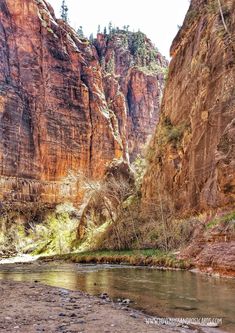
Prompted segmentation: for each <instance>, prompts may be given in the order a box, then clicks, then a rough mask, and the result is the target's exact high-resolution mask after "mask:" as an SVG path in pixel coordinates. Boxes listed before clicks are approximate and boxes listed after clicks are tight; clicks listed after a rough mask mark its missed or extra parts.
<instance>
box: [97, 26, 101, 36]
mask: <svg viewBox="0 0 235 333" xmlns="http://www.w3.org/2000/svg"><path fill="white" fill-rule="evenodd" d="M100 31H101V29H100V24H99V25H98V28H97V34H100Z"/></svg>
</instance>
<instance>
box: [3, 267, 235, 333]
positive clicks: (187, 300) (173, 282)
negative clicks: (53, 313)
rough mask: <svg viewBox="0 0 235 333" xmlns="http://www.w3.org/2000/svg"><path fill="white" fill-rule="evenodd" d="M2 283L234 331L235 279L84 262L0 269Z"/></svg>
mask: <svg viewBox="0 0 235 333" xmlns="http://www.w3.org/2000/svg"><path fill="white" fill-rule="evenodd" d="M0 279H2V280H14V281H34V280H39V281H40V282H41V283H44V284H47V285H51V286H57V287H62V288H67V289H71V290H82V291H85V292H87V293H89V294H92V295H98V294H100V293H103V292H106V293H108V294H109V296H110V297H112V298H119V297H121V298H129V299H131V300H132V301H134V304H133V306H134V307H136V308H138V309H142V310H144V311H145V312H147V313H149V314H152V315H155V316H163V317H177V318H178V317H183V318H201V317H205V318H222V319H223V326H222V327H223V329H225V330H227V331H229V332H235V281H234V280H232V279H222V278H215V277H208V276H206V275H200V274H194V273H191V272H187V271H159V270H156V269H150V268H143V267H139V268H138V267H135V268H134V267H128V266H115V265H80V264H61V263H50V264H45V263H43V264H39V263H37V262H35V263H32V264H24V265H22V264H15V265H2V266H0Z"/></svg>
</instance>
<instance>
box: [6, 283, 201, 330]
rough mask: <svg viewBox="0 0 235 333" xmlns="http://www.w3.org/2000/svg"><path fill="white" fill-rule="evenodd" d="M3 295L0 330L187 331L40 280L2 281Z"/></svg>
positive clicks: (108, 301) (126, 307)
mask: <svg viewBox="0 0 235 333" xmlns="http://www.w3.org/2000/svg"><path fill="white" fill-rule="evenodd" d="M0 297H1V310H0V333H5V332H11V333H13V332H17V333H34V332H35V333H36V332H37V333H39V332H46V333H52V332H53V333H56V332H60V333H75V332H76V333H79V332H80V333H81V332H87V333H88V332H89V333H91V332H92V333H96V332H97V333H98V332H99V333H109V332H110V333H111V332H112V333H123V332H130V333H131V332H138V333H144V332H149V333H156V332H161V333H173V332H175V333H177V332H178V333H183V332H185V328H182V327H174V328H172V327H167V326H158V325H154V324H147V323H146V320H147V319H149V318H151V317H147V316H146V315H144V314H143V313H141V312H139V311H136V310H133V309H130V308H129V307H128V305H123V304H117V303H113V302H112V301H111V300H109V299H108V298H107V297H104V296H102V298H97V297H95V296H90V295H88V294H85V293H82V292H78V291H69V290H66V289H61V288H55V287H49V286H45V285H41V284H39V283H37V282H34V283H20V282H11V281H0ZM187 332H189V333H190V332H193V331H192V330H191V329H187ZM194 332H195V330H194ZM196 332H199V331H198V330H196ZM200 332H201V331H200Z"/></svg>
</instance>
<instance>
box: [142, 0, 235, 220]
mask: <svg viewBox="0 0 235 333" xmlns="http://www.w3.org/2000/svg"><path fill="white" fill-rule="evenodd" d="M221 3H222V12H220V9H219V6H218V1H215V0H210V1H205V0H193V1H192V2H191V5H190V8H189V11H188V13H187V15H186V18H185V21H184V24H183V26H182V28H181V29H180V30H179V32H178V34H177V36H176V38H175V40H174V41H173V44H172V47H171V56H172V60H171V63H170V67H169V75H168V81H167V85H166V89H165V92H164V97H163V103H162V109H161V118H160V123H159V125H158V126H157V129H156V133H155V135H154V138H153V140H152V142H151V145H150V147H149V151H148V159H149V167H148V170H147V172H146V175H145V178H144V183H143V186H142V194H143V199H142V208H143V211H148V210H149V207H150V206H151V205H152V206H154V205H157V204H159V203H161V204H162V205H163V206H167V207H168V208H170V209H171V211H172V212H173V213H174V216H180V217H183V216H190V215H193V214H198V213H200V212H203V211H206V212H210V211H216V210H217V209H219V208H227V207H228V209H230V208H231V207H234V204H235V38H234V36H235V2H234V1H221Z"/></svg>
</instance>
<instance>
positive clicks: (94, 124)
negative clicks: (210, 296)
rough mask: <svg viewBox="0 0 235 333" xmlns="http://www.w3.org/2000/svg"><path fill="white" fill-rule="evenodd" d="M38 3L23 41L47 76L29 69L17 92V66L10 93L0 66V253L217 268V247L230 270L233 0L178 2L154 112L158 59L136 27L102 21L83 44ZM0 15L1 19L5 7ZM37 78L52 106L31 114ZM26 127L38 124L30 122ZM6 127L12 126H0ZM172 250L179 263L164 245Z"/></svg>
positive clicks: (159, 72)
mask: <svg viewBox="0 0 235 333" xmlns="http://www.w3.org/2000/svg"><path fill="white" fill-rule="evenodd" d="M19 3H20V2H19ZM38 3H39V11H38V10H37V9H38V8H37V7H35V8H34V9H35V13H34V15H35V17H34V18H35V19H36V20H38V21H37V22H38V26H39V27H41V29H38V30H37V31H36V32H34V31H33V30H32V36H31V38H32V40H34V38H35V36H37V38H38V39H40V40H41V38H42V39H43V40H44V44H45V45H46V46H45V47H44V53H45V54H47V57H48V59H49V61H48V64H46V67H45V69H44V70H47V71H48V73H49V74H50V76H51V77H53V78H54V77H55V78H56V79H55V81H53V80H51V82H52V84H51V82H50V84H49V85H48V86H47V84H48V82H46V83H45V82H44V81H43V77H41V76H40V75H41V73H42V72H43V71H42V70H41V67H40V66H36V67H35V75H34V76H33V77H32V78H31V79H32V82H33V84H34V85H35V87H36V88H35V89H33V90H32V91H31V90H30V87H28V86H27V82H29V81H30V80H29V77H28V76H29V73H28V71H26V72H24V70H22V71H21V72H20V71H19V73H21V76H22V77H21V78H20V79H21V80H22V81H23V82H25V90H26V91H24V92H22V91H21V92H22V96H21V98H20V102H19V103H18V99H17V98H18V95H19V94H18V91H17V93H15V90H14V89H16V88H15V87H16V84H12V86H9V82H11V81H10V79H9V78H8V77H7V78H6V77H5V71H2V72H3V74H2V76H3V78H2V80H3V82H4V84H3V88H4V87H5V90H6V91H9V89H10V88H11V94H12V95H13V96H17V98H16V105H18V106H19V105H20V110H19V112H17V113H16V109H17V108H16V107H15V106H14V105H13V106H12V105H11V104H9V103H8V104H7V98H8V95H7V94H4V98H5V99H6V103H5V104H4V105H6V106H7V107H6V110H5V109H4V110H3V114H4V117H3V126H2V128H3V129H4V131H3V134H4V135H3V143H1V144H2V146H0V148H1V147H2V150H3V151H4V154H3V156H4V158H3V160H1V163H2V170H3V172H2V175H1V177H2V178H1V179H0V180H1V184H3V188H4V190H3V191H2V193H0V198H1V199H2V201H3V205H2V206H1V214H0V230H1V231H0V253H1V254H2V255H9V254H13V253H19V252H21V253H32V254H47V255H51V254H69V253H71V252H82V254H77V253H75V254H73V255H68V256H66V255H65V256H63V257H62V258H64V259H66V258H70V259H72V260H74V261H75V262H94V261H98V262H116V263H120V262H124V263H131V264H136V265H137V264H147V265H154V264H156V265H167V266H171V267H181V268H182V267H186V266H187V265H188V266H187V267H189V266H190V265H191V264H192V263H191V262H190V260H188V258H189V257H190V256H191V257H195V258H196V261H199V262H200V255H201V253H202V256H204V257H206V258H207V262H206V263H202V264H201V265H202V266H203V265H204V266H205V265H214V266H215V267H216V265H220V266H221V265H222V264H221V258H223V255H224V253H229V251H230V264H229V265H230V268H231V267H232V270H233V267H234V259H233V258H234V253H233V248H232V247H231V249H230V244H232V242H233V241H234V232H235V230H234V225H235V223H234V222H235V213H234V188H235V185H234V150H233V147H234V137H235V136H234V125H235V122H234V77H235V76H234V54H235V53H234V45H233V39H232V32H233V31H234V29H235V21H234V15H233V13H234V9H235V7H234V4H233V3H232V2H228V3H227V4H221V2H219V1H214V0H210V1H207V2H206V1H203V0H200V1H197V0H193V1H192V3H191V6H190V8H189V11H188V14H187V15H186V19H185V22H184V24H183V26H182V27H181V29H180V31H179V33H178V35H177V36H176V38H175V40H174V42H173V45H172V49H171V54H172V61H171V65H170V67H169V76H168V80H167V85H166V89H165V92H164V97H163V103H162V106H161V114H160V113H159V112H160V102H161V96H162V91H163V86H164V83H165V78H166V74H167V71H168V69H167V61H166V59H165V58H164V57H162V56H161V54H160V53H159V52H158V50H157V49H156V48H155V47H154V46H153V45H152V43H151V41H150V40H149V39H148V38H147V37H146V36H145V35H144V34H143V33H142V32H130V31H128V28H127V27H126V28H125V29H119V28H113V27H112V26H109V29H108V30H109V31H108V32H107V29H106V30H105V31H104V32H103V33H101V32H100V31H98V34H97V38H94V37H92V38H91V39H90V41H88V40H87V39H86V38H85V37H84V36H83V33H82V29H80V30H79V31H78V34H76V33H75V32H74V31H73V30H72V29H71V28H70V27H69V26H68V25H67V24H66V23H65V22H64V21H67V17H66V16H65V17H64V18H63V19H64V21H62V22H60V21H56V19H55V17H54V14H53V12H52V10H51V9H50V8H48V7H47V4H46V3H45V2H44V1H39V2H38ZM35 6H36V5H35ZM11 10H12V11H13V12H14V8H13V9H12V8H11ZM66 13H67V12H64V15H66ZM0 14H1V15H3V16H4V20H3V22H4V24H5V26H6V27H8V25H9V19H8V14H7V15H6V13H1V12H0ZM38 15H39V16H40V17H38ZM55 22H56V24H55ZM21 29H22V27H20V31H21ZM24 29H25V31H27V29H28V27H24ZM6 30H7V29H6ZM39 30H40V34H39V35H37V33H38V31H39ZM7 31H8V30H7ZM15 33H16V35H15V38H16V40H17V38H18V37H19V36H18V35H17V29H16V32H15ZM34 34H35V35H34ZM20 36H21V34H20ZM58 36H60V37H61V38H60V40H61V41H62V42H61V45H59V46H58V45H57V44H58V38H57V37H58ZM4 38H5V37H4V36H3V40H4ZM27 38H28V37H27ZM27 38H26V40H27V42H28V39H27ZM7 43H8V40H7V38H5V44H6V45H5V48H6V49H7V47H9V45H8V44H7ZM25 49H26V48H25ZM25 49H23V50H21V52H22V55H23V57H25V59H26V60H25V61H26V63H27V61H28V60H27V59H28V56H29V54H28V53H27V52H26V51H25ZM65 50H66V51H65ZM11 55H12V56H13V55H14V52H12V53H11ZM30 57H32V54H30ZM34 59H35V62H36V60H37V59H38V54H36V53H35V54H34ZM74 59H75V62H73V61H74ZM13 60H14V59H13ZM13 60H12V61H13ZM7 63H8V62H7ZM77 64H79V66H77ZM21 67H22V68H23V69H24V68H25V67H24V66H21V64H19V68H21ZM78 67H79V68H78ZM0 73H1V72H0ZM36 74H37V75H36ZM38 77H40V80H38ZM65 78H66V79H65ZM78 78H79V79H78ZM11 80H15V78H14V77H13V78H11ZM30 82H31V81H30ZM41 82H44V83H45V85H42V84H41ZM41 86H43V87H44V88H45V87H46V92H47V96H48V101H50V103H51V101H53V108H54V112H53V111H52V108H51V104H50V103H49V105H46V106H45V105H44V108H43V109H42V110H41V109H40V110H41V111H40V112H41V113H40V114H43V117H44V118H45V119H44V118H43V117H41V118H40V120H42V123H39V124H38V123H37V120H38V118H37V116H38V115H37V112H38V109H37V108H36V107H35V105H36V104H37V105H38V107H41V106H42V105H43V103H44V100H43V102H42V100H41V96H42V94H41V92H39V88H40V87H41ZM9 87H10V88H9ZM61 87H63V89H62V88H61ZM17 89H18V88H17ZM19 89H21V88H19ZM61 89H62V90H61ZM27 90H28V91H27ZM28 92H30V93H29V96H28V95H27V93H28ZM38 93H40V94H39V95H37V94H38ZM44 93H45V91H44ZM12 95H10V97H12ZM26 95H27V96H26ZM215 96H216V98H215ZM10 100H11V98H10ZM31 101H36V104H33V103H32V105H31V104H30V103H31ZM17 110H18V109H17ZM42 111H43V112H42ZM78 111H79V112H78ZM21 113H22V118H23V126H22V124H21V119H18V118H17V119H18V123H17V121H16V122H14V123H12V124H11V122H10V121H8V120H9V119H13V118H14V117H15V118H16V117H17V115H18V114H21ZM9 114H10V115H11V117H10V116H9ZM68 115H69V116H68ZM159 118H160V120H159ZM158 121H159V123H158V126H157V129H156V132H155V134H154V136H153V138H152V139H151V141H150V143H149V142H148V141H149V140H150V134H151V133H152V132H153V130H154V128H155V126H156V123H157V122H158ZM64 122H66V124H64ZM17 124H18V125H17ZM45 124H47V125H45ZM74 124H75V125H76V126H75V125H74ZM39 125H40V126H39ZM17 126H18V127H17ZM21 127H22V129H23V130H22V131H18V128H21ZM35 128H38V130H37V131H39V132H40V130H41V129H43V131H42V133H41V132H40V133H38V132H35V133H32V131H33V130H34V129H35ZM18 132H19V133H20V134H21V137H17V138H16V137H7V136H6V135H5V133H18ZM29 136H30V139H29ZM36 137H40V138H44V137H47V141H46V142H44V141H43V139H42V141H40V140H39V141H37V142H34V140H35V138H36ZM58 138H59V139H58ZM17 140H18V141H19V142H20V144H21V146H20V148H19V149H18V151H17V152H16V151H15V145H16V142H18V141H17ZM24 143H25V144H24ZM146 146H147V147H146ZM9 147H10V148H9ZM7 149H8V150H10V151H11V152H13V153H12V154H6V153H5V151H6V150H7ZM22 151H23V152H24V154H23V156H24V158H22V159H20V156H21V152H22ZM42 153H43V154H44V155H43V154H42ZM17 154H18V155H17ZM40 154H42V156H41V155H40ZM8 156H10V157H8ZM45 157H46V158H45ZM8 158H9V159H10V162H9V160H8ZM18 160H20V162H21V164H20V166H19V168H18V171H17V172H18V173H17V177H16V176H15V166H14V165H15V164H14V163H17V162H16V161H18ZM30 163H31V164H30ZM32 170H33V172H32ZM6 175H7V176H6ZM69 176H71V177H70V178H69ZM68 178H69V179H68ZM36 202H38V204H35V203H36ZM211 244H212V245H211ZM218 244H219V246H218ZM190 247H191V248H190ZM149 248H155V249H157V250H149ZM208 248H209V250H208ZM127 249H129V250H130V249H131V250H130V251H127ZM184 249H186V252H187V251H188V252H187V253H186V252H185V253H184ZM229 249H230V250H229ZM207 250H208V252H207ZM214 250H216V251H217V252H215V253H218V255H217V257H216V260H217V261H216V260H215V261H214V262H213V260H212V259H211V258H212V253H213V251H214ZM91 251H98V252H96V253H94V252H91ZM179 251H180V252H181V253H182V258H183V257H184V260H186V262H187V263H188V264H187V265H185V264H184V263H185V261H184V263H182V260H181V259H179V258H176V256H175V255H173V254H172V253H173V252H177V253H178V252H179ZM181 253H180V255H181ZM217 263H219V264H217Z"/></svg>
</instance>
